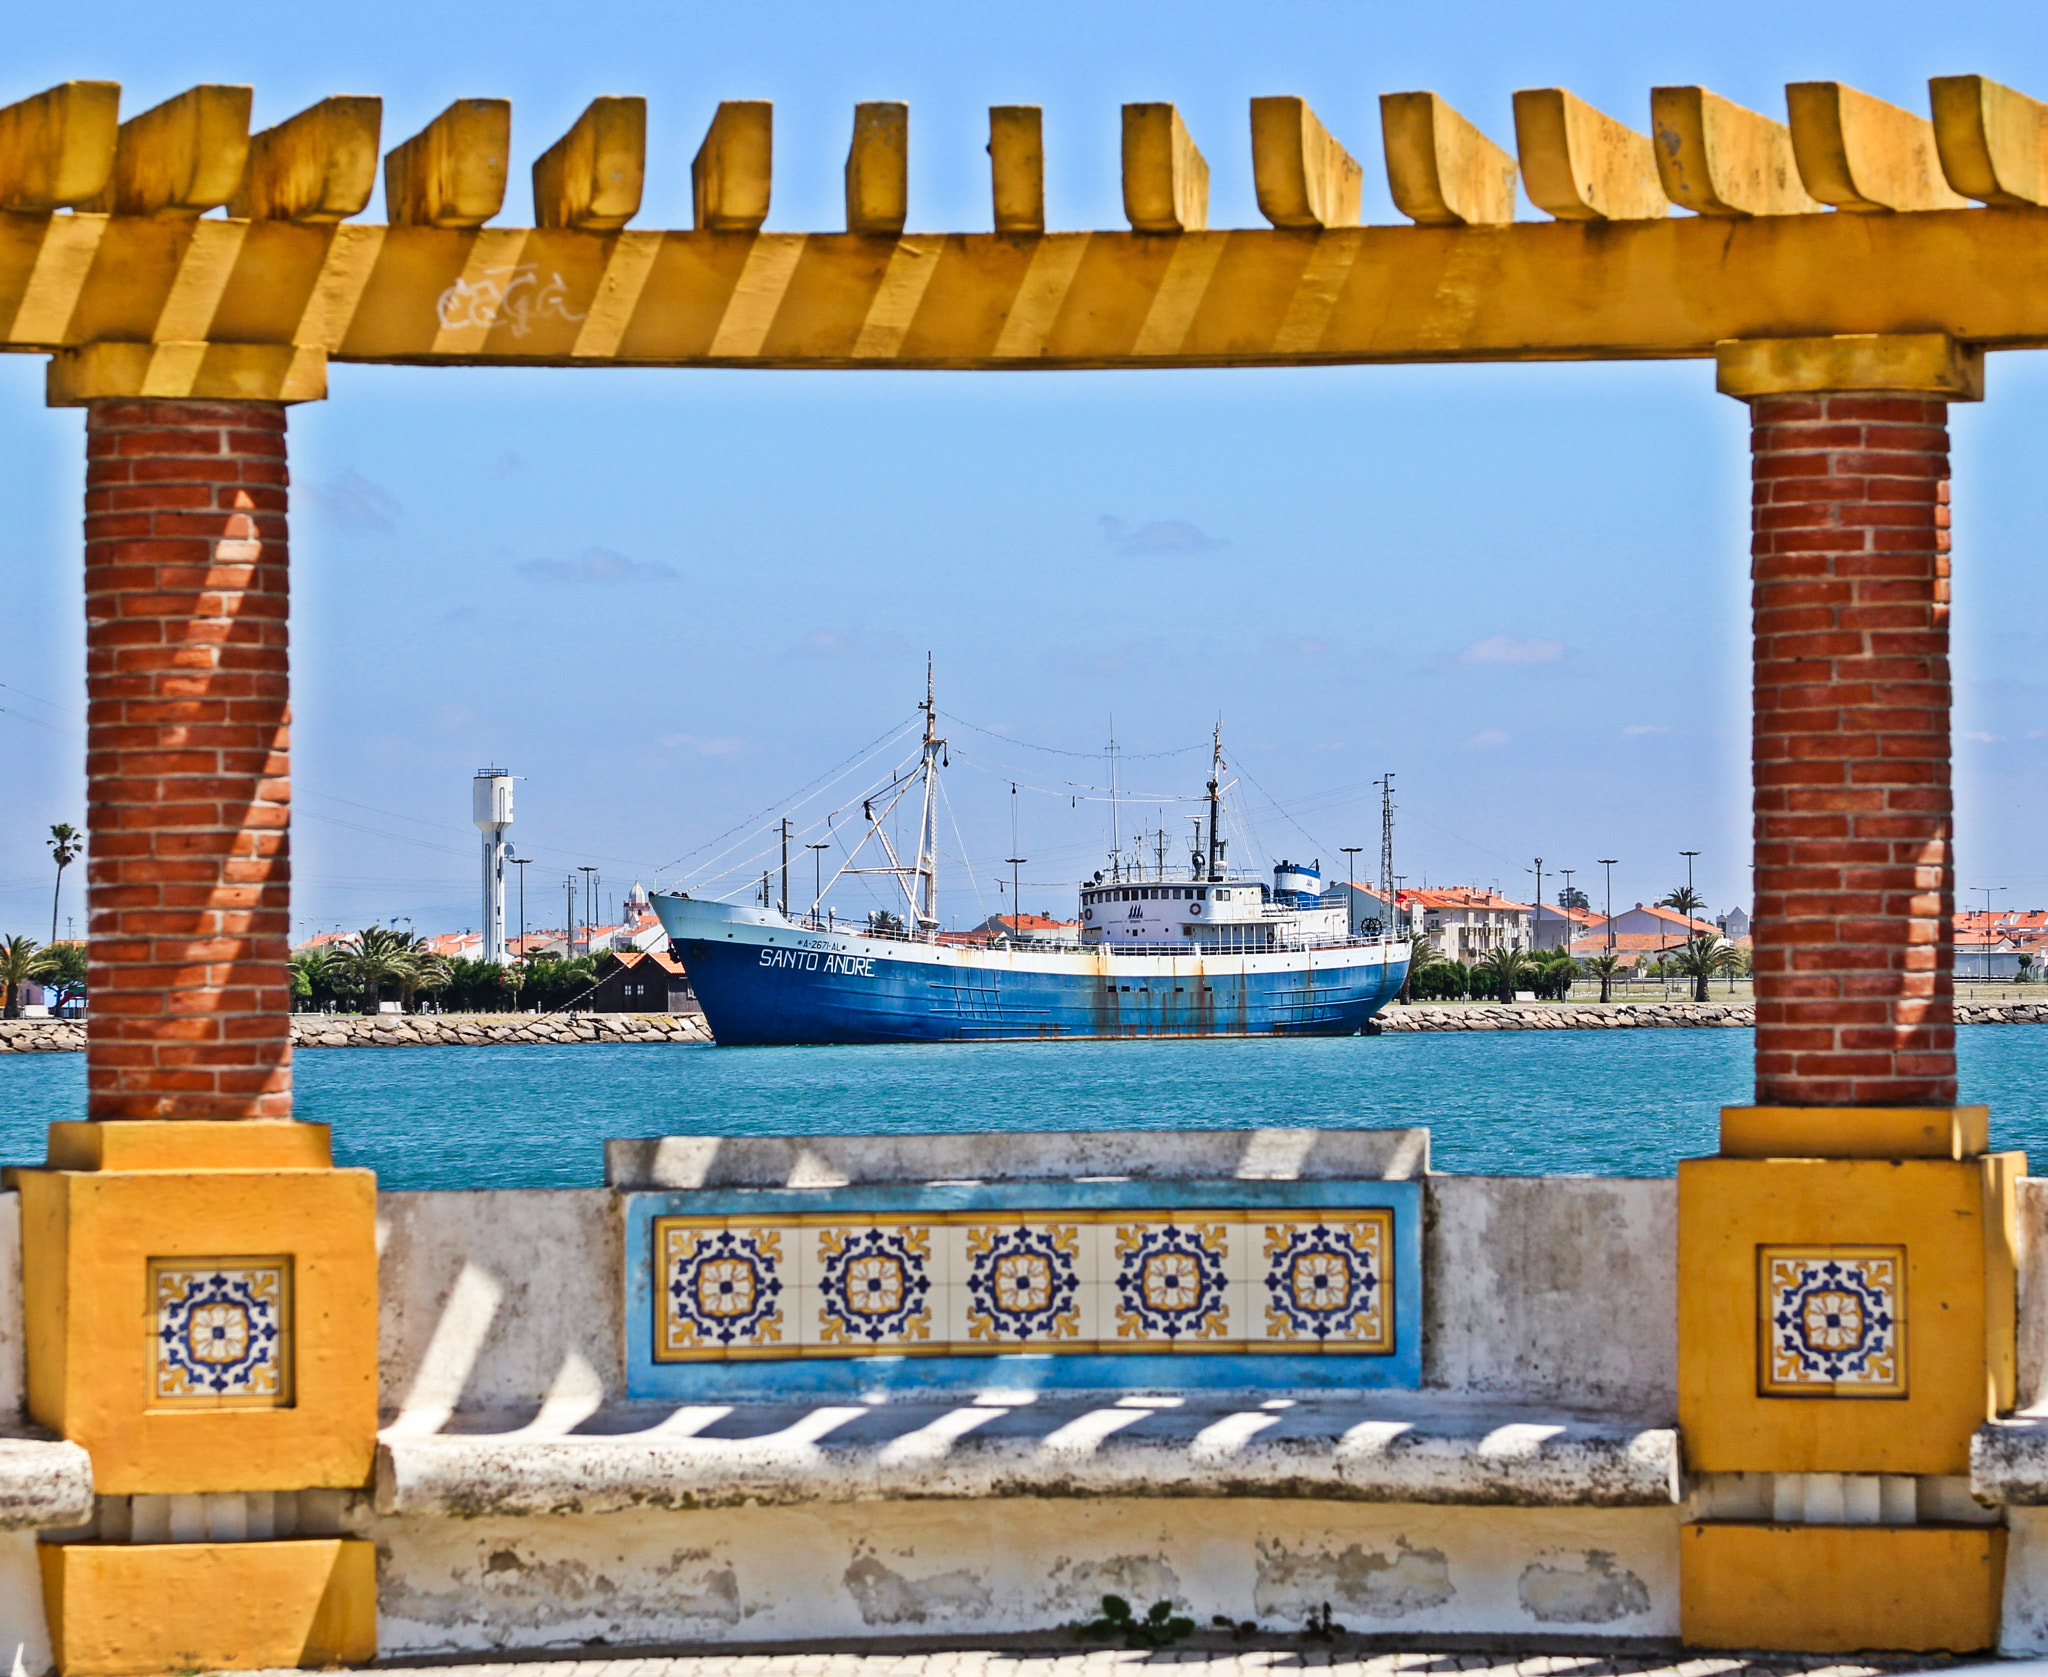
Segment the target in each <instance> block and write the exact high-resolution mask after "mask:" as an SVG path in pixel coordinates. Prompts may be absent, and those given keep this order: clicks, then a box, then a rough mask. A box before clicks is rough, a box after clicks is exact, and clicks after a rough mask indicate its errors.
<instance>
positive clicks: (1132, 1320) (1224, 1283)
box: [1099, 1212, 1245, 1351]
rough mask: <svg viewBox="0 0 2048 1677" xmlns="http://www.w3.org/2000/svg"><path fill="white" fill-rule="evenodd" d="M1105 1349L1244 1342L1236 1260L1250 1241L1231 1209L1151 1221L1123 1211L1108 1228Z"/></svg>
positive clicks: (1104, 1265)
mask: <svg viewBox="0 0 2048 1677" xmlns="http://www.w3.org/2000/svg"><path fill="white" fill-rule="evenodd" d="M1102 1232H1103V1235H1104V1237H1105V1243H1104V1245H1103V1248H1102V1270H1103V1280H1104V1282H1105V1285H1104V1287H1103V1289H1102V1291H1103V1294H1104V1297H1103V1300H1102V1304H1103V1310H1102V1322H1101V1326H1100V1330H1099V1331H1100V1333H1101V1336H1102V1343H1103V1349H1105V1350H1115V1351H1159V1350H1173V1349H1176V1348H1178V1347H1181V1346H1189V1347H1195V1346H1200V1347H1208V1348H1221V1346H1222V1344H1223V1343H1224V1342H1225V1341H1231V1340H1241V1339H1243V1337H1244V1330H1243V1328H1242V1327H1239V1326H1237V1325H1236V1318H1237V1317H1238V1316H1239V1315H1240V1314H1241V1313H1242V1312H1241V1308H1239V1309H1233V1308H1232V1307H1233V1305H1234V1304H1239V1303H1240V1301H1239V1300H1237V1299H1234V1298H1233V1296H1232V1295H1233V1294H1234V1293H1241V1292H1242V1289H1241V1288H1234V1287H1233V1286H1232V1285H1231V1282H1232V1276H1231V1274H1230V1260H1231V1257H1232V1254H1233V1252H1234V1251H1235V1250H1236V1249H1237V1248H1239V1247H1241V1246H1242V1244H1243V1241H1244V1232H1245V1231H1244V1224H1243V1222H1242V1220H1241V1219H1239V1218H1238V1217H1236V1216H1234V1215H1233V1214H1231V1213H1228V1212H1224V1213H1213V1214H1206V1215H1205V1214H1204V1213H1201V1212H1193V1213H1189V1214H1187V1215H1186V1216H1181V1217H1175V1216H1170V1215H1169V1216H1165V1217H1154V1218H1145V1219H1136V1218H1128V1219H1127V1218H1123V1217H1116V1218H1112V1219H1110V1220H1109V1221H1108V1222H1107V1223H1106V1224H1105V1225H1104V1226H1103V1231H1102Z"/></svg>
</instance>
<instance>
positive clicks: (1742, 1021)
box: [1373, 1002, 2048, 1031]
mask: <svg viewBox="0 0 2048 1677" xmlns="http://www.w3.org/2000/svg"><path fill="white" fill-rule="evenodd" d="M1373 1022H1374V1023H1375V1024H1376V1025H1378V1026H1379V1028H1380V1029H1381V1030H1383V1031H1623V1030H1715V1029H1719V1030H1738V1029H1742V1028H1744V1027H1746V1026H1753V1025H1754V1024H1755V1023H1756V1009H1755V1008H1754V1007H1751V1006H1747V1005H1744V1006H1737V1005H1735V1004H1733V1003H1729V1002H1607V1003H1602V1002H1548V1003H1545V1002H1537V1003H1533V1004H1532V1003H1529V1002H1518V1003H1516V1004H1515V1005H1514V1006H1513V1007H1508V1006H1506V1005H1504V1004H1502V1003H1499V1002H1489V1003H1481V1004H1478V1005H1475V1006H1471V1007H1429V1006H1423V1007H1390V1008H1388V1009H1387V1010H1386V1011H1385V1012H1384V1013H1382V1014H1380V1016H1379V1017H1378V1018H1377V1019H1375V1020H1374V1021H1373ZM1956 1023H1957V1024H1958V1025H2048V1002H1957V1003H1956Z"/></svg>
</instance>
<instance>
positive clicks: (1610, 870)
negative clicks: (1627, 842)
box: [1597, 856, 1621, 955]
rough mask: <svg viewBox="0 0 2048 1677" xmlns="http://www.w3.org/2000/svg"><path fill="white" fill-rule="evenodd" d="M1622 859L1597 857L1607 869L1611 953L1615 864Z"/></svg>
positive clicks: (1610, 950)
mask: <svg viewBox="0 0 2048 1677" xmlns="http://www.w3.org/2000/svg"><path fill="white" fill-rule="evenodd" d="M1620 860H1621V858H1620V857H1619V856H1601V857H1599V858H1597V861H1598V864H1599V866H1601V867H1603V868H1605V869H1606V870H1607V953H1608V954H1610V955H1612V954H1613V953H1614V864H1615V863H1616V862H1618V861H1620Z"/></svg>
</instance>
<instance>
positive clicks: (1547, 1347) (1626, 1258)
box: [1422, 1176, 1678, 1422]
mask: <svg viewBox="0 0 2048 1677" xmlns="http://www.w3.org/2000/svg"><path fill="white" fill-rule="evenodd" d="M1428 1193H1429V1203H1428V1214H1427V1220H1426V1221H1425V1223H1424V1226H1423V1264H1424V1269H1425V1275H1424V1287H1423V1317H1424V1334H1425V1337H1424V1340H1423V1351H1422V1379H1423V1384H1424V1386H1425V1387H1437V1388H1446V1389H1449V1390H1452V1391H1458V1392H1471V1393H1475V1394H1492V1395H1499V1396H1502V1397H1509V1398H1519V1399H1525V1400H1528V1401H1531V1402H1538V1403H1553V1404H1564V1405H1569V1406H1571V1407H1573V1408H1586V1409H1595V1410H1617V1411H1622V1412H1627V1413H1632V1414H1634V1415H1637V1416H1639V1417H1640V1418H1642V1419H1644V1420H1648V1421H1657V1422H1669V1421H1673V1420H1675V1419H1676V1417H1677V1413H1678V1184H1677V1182H1676V1181H1675V1180H1674V1179H1672V1178H1669V1177H1660V1178H1648V1179H1643V1178H1626V1177H1555V1176H1553V1177H1511V1176H1492V1177H1488V1176H1433V1177H1431V1178H1429V1180H1428Z"/></svg>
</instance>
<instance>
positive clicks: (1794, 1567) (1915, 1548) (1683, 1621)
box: [1678, 1522, 2005, 1654]
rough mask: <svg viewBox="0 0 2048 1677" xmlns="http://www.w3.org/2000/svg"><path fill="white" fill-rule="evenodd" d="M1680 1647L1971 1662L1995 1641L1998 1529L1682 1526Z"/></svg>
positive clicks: (2000, 1570)
mask: <svg viewBox="0 0 2048 1677" xmlns="http://www.w3.org/2000/svg"><path fill="white" fill-rule="evenodd" d="M1678 1579H1679V1628H1680V1634H1681V1635H1682V1637H1683V1639H1684V1641H1685V1645H1686V1646H1687V1647H1689V1648H1771V1649H1797V1650H1798V1651H1800V1652H1802V1653H1814V1654H1832V1653H1847V1652H1851V1651H1854V1650H1859V1649H1885V1650H1893V1651H1911V1652H1915V1653H1926V1652H1933V1651H1936V1650H1947V1651H1949V1652H1951V1653H1958V1654H1961V1653H1975V1652H1979V1651H1981V1650H1984V1649H1988V1648H1993V1647H1996V1646H1997V1643H1998V1614H1999V1598H2000V1596H2001V1594H2002V1592H2003V1590H2004V1588H2005V1528H2004V1527H2002V1526H1936V1525H1926V1526H1822V1525H1813V1526H1791V1525H1784V1526H1781V1525H1750V1524H1738V1523H1734V1522H1728V1523H1720V1522H1715V1523H1707V1524H1699V1525H1689V1526H1687V1527H1685V1528H1684V1536H1683V1539H1682V1542H1681V1545H1680V1549H1679V1569H1678Z"/></svg>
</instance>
